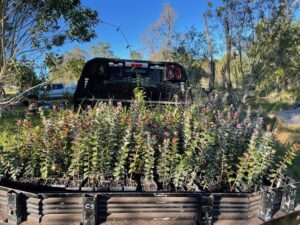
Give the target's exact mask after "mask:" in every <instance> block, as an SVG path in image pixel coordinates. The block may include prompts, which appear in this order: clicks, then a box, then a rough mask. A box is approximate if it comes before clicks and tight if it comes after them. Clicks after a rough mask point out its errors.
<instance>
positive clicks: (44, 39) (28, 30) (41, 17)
mask: <svg viewBox="0 0 300 225" xmlns="http://www.w3.org/2000/svg"><path fill="white" fill-rule="evenodd" d="M97 22H98V19H97V12H96V11H94V10H91V9H89V8H86V7H82V6H81V3H80V0H75V1H74V0H61V1H57V0H40V1H36V0H27V1H21V0H19V1H18V0H1V2H0V81H2V80H4V79H5V78H7V77H9V76H12V75H13V71H12V70H10V68H12V65H13V64H14V63H16V62H17V61H18V59H20V58H21V57H23V56H27V58H28V59H30V60H31V61H33V59H35V58H39V57H40V54H41V52H45V51H48V50H49V49H51V47H53V46H61V45H63V43H64V42H65V41H66V40H71V41H75V40H76V41H79V42H86V41H90V40H91V39H92V38H94V37H95V31H94V30H93V27H94V26H95V25H96V24H97Z"/></svg>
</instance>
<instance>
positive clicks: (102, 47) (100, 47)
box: [89, 41, 115, 58]
mask: <svg viewBox="0 0 300 225" xmlns="http://www.w3.org/2000/svg"><path fill="white" fill-rule="evenodd" d="M110 48H111V47H110V44H109V43H108V42H106V43H104V44H103V43H102V42H101V41H98V43H97V45H91V46H90V47H89V50H90V54H91V55H92V56H93V57H104V58H114V57H115V55H114V53H113V51H112V50H111V49H110Z"/></svg>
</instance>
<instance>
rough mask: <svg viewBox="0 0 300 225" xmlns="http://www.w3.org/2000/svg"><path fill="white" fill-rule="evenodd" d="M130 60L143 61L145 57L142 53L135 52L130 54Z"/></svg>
mask: <svg viewBox="0 0 300 225" xmlns="http://www.w3.org/2000/svg"><path fill="white" fill-rule="evenodd" d="M130 58H131V59H143V55H142V54H141V53H140V52H137V51H134V50H133V51H131V52H130Z"/></svg>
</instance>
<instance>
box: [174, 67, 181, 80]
mask: <svg viewBox="0 0 300 225" xmlns="http://www.w3.org/2000/svg"><path fill="white" fill-rule="evenodd" d="M175 77H176V80H181V70H180V68H179V67H175Z"/></svg>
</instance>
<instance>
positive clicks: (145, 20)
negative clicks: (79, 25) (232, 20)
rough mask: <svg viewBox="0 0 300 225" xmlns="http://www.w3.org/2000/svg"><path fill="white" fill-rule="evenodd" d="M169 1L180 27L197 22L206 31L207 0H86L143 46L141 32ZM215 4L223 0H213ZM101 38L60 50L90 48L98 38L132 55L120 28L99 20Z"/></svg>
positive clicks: (120, 54)
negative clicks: (204, 20) (119, 31)
mask: <svg viewBox="0 0 300 225" xmlns="http://www.w3.org/2000/svg"><path fill="white" fill-rule="evenodd" d="M165 2H168V3H170V4H171V6H172V7H173V8H174V10H175V11H176V13H177V21H176V30H177V31H184V30H185V29H187V28H188V27H190V26H192V25H194V26H195V27H196V28H197V29H199V30H201V31H204V29H205V27H204V22H203V13H204V12H205V10H206V8H207V3H208V1H206V0H169V1H164V0H151V1H146V0H82V3H83V5H84V6H88V7H90V8H92V9H95V10H97V11H98V13H99V17H100V18H101V19H102V20H103V21H106V22H109V23H112V24H115V25H118V26H120V27H121V29H122V31H123V32H124V33H125V35H126V37H127V39H128V41H129V43H130V44H131V45H132V48H133V49H135V50H139V49H140V48H141V46H142V45H141V44H142V43H141V36H142V34H143V33H144V32H145V30H146V29H147V27H148V26H149V25H150V24H152V23H154V22H155V21H156V20H157V19H158V18H159V16H160V13H161V12H162V10H163V4H164V3H165ZM211 2H213V3H214V4H215V5H217V4H218V2H219V0H212V1H211ZM96 32H97V38H96V39H94V40H93V41H91V42H90V43H84V44H80V43H72V44H68V45H66V46H64V47H63V48H61V49H60V53H62V52H63V51H66V50H70V49H71V48H72V47H73V46H76V47H79V48H81V49H83V50H88V46H90V45H92V44H96V43H97V41H98V40H99V41H101V42H109V43H110V44H111V48H112V50H113V52H114V53H115V55H117V56H118V57H121V58H128V57H129V51H128V50H127V49H126V42H125V41H124V39H123V37H122V36H121V34H120V33H118V32H116V29H115V28H113V27H111V26H108V25H105V24H99V25H97V27H96Z"/></svg>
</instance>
